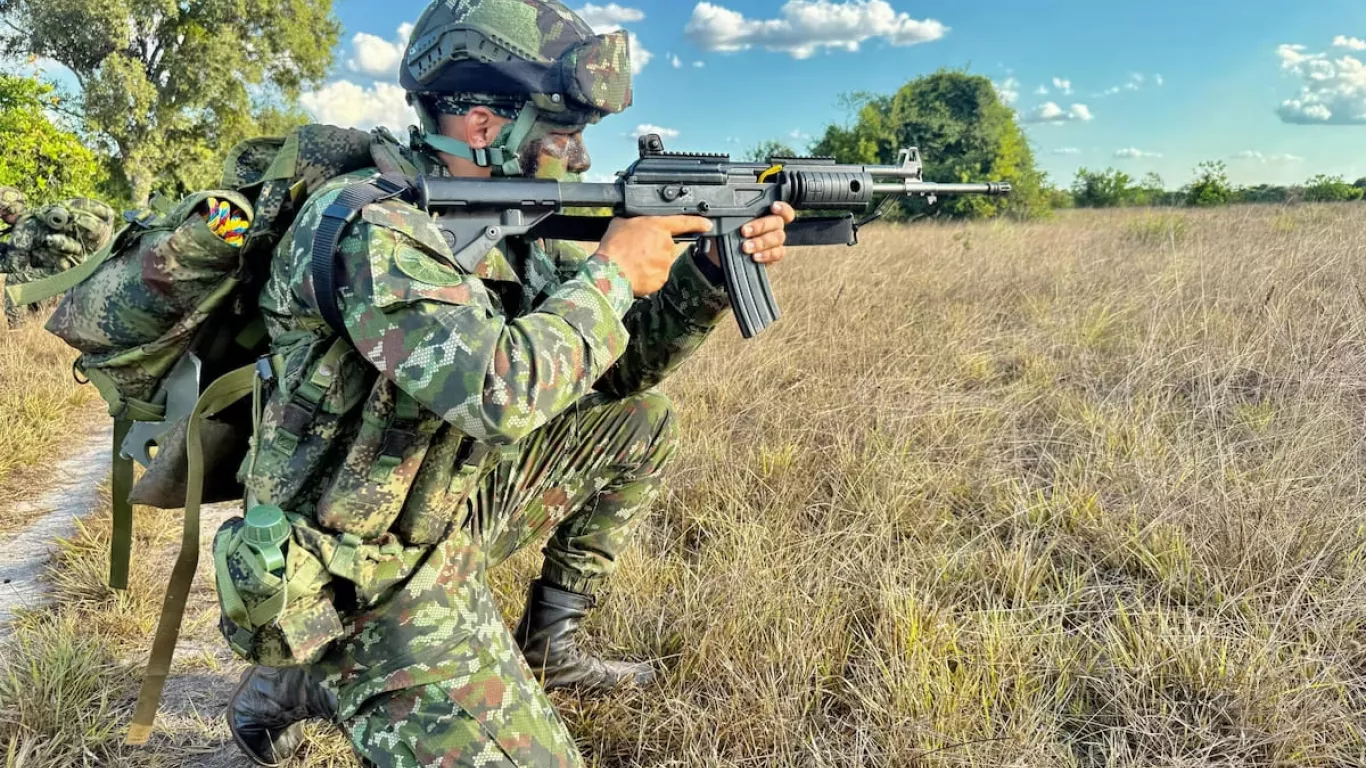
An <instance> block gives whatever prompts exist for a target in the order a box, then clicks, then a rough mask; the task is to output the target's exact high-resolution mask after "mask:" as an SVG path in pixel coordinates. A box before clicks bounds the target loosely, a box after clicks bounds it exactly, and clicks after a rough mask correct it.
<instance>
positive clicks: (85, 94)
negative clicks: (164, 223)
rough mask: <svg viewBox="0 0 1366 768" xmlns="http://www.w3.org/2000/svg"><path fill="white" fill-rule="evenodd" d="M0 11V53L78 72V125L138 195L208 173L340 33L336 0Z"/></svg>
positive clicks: (1, 3) (96, 2)
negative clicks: (2, 21)
mask: <svg viewBox="0 0 1366 768" xmlns="http://www.w3.org/2000/svg"><path fill="white" fill-rule="evenodd" d="M0 13H3V14H4V16H5V18H6V19H7V22H8V26H9V27H10V30H11V31H10V33H9V34H8V35H7V36H6V37H4V39H3V41H2V44H3V48H4V50H5V52H7V53H10V54H20V55H23V54H28V55H37V56H44V57H47V58H50V59H53V60H55V61H57V62H60V63H61V64H63V65H65V66H66V67H67V68H68V69H70V70H71V71H72V72H73V73H74V74H75V76H76V80H77V82H78V83H79V87H80V92H81V93H80V96H81V98H80V103H79V105H78V106H79V111H80V112H81V114H82V117H83V122H84V128H85V129H86V130H87V131H88V132H90V133H91V134H94V135H95V136H97V137H99V138H100V139H101V140H102V141H104V142H105V143H106V144H107V146H108V147H109V148H110V150H111V154H113V155H116V156H117V158H118V161H119V163H118V167H119V169H120V170H121V172H122V173H123V174H124V175H125V177H126V178H125V181H126V184H127V186H128V189H129V192H130V195H131V198H132V200H133V202H134V203H135V204H142V203H145V202H146V200H147V199H148V197H149V195H150V193H151V191H152V188H153V186H154V185H156V184H157V183H158V182H161V180H162V179H163V178H166V179H167V180H166V181H165V182H162V183H163V184H164V185H165V186H169V187H172V188H174V187H175V186H176V185H178V184H184V185H188V186H199V185H201V184H203V183H207V182H210V181H211V180H212V179H213V178H215V177H216V176H217V158H218V157H220V156H221V154H222V153H223V152H224V151H226V150H227V148H228V147H230V146H231V145H232V144H234V143H236V142H237V141H239V140H241V139H243V138H245V137H247V136H250V135H253V134H255V133H257V132H258V130H259V128H258V121H259V120H262V119H270V118H271V116H272V115H279V114H282V113H285V114H287V113H289V112H290V111H291V110H290V109H289V107H288V106H287V105H290V104H293V103H294V100H295V99H296V98H297V96H298V94H299V92H300V91H301V90H302V89H303V88H305V87H308V86H310V85H314V84H316V83H319V82H321V80H322V78H323V77H324V76H325V75H326V74H327V71H328V69H329V68H330V67H331V64H332V48H333V46H334V45H335V44H336V42H337V38H338V35H339V33H340V25H339V23H338V22H337V21H336V19H335V18H334V17H333V15H332V0H178V2H170V1H169V0H0ZM282 105H285V106H282Z"/></svg>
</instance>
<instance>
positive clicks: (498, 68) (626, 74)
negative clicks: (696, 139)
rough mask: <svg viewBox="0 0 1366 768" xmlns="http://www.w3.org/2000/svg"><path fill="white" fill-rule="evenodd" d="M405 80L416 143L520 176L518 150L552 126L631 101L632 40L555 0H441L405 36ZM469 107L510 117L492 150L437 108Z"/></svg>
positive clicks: (590, 118)
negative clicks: (450, 128)
mask: <svg viewBox="0 0 1366 768" xmlns="http://www.w3.org/2000/svg"><path fill="white" fill-rule="evenodd" d="M399 84H400V85H401V86H402V87H403V89H404V90H405V91H407V92H408V103H409V104H411V105H412V107H413V109H414V110H416V112H417V115H418V119H419V121H420V122H421V129H420V130H415V131H414V144H415V146H418V147H427V148H430V149H433V150H437V151H440V152H446V153H448V154H451V155H454V156H456V157H461V158H464V159H466V160H469V161H470V162H473V163H475V164H477V165H479V166H481V167H487V168H492V169H493V173H494V175H499V176H518V175H521V173H522V167H521V162H520V160H519V155H520V152H521V150H522V149H523V148H524V147H525V146H526V145H527V144H528V143H529V141H531V140H533V139H534V138H535V136H536V135H537V134H538V132H541V131H543V130H544V129H545V128H546V126H547V125H559V126H587V125H591V124H593V123H596V122H598V121H599V120H601V119H602V118H603V117H605V116H607V115H609V114H616V113H619V112H622V111H624V110H625V109H626V108H627V107H629V106H631V56H630V41H629V38H628V36H627V34H626V33H625V32H624V31H617V32H611V33H608V34H605V35H595V34H593V30H592V28H591V27H589V26H588V24H587V23H586V22H584V20H583V19H581V18H579V17H578V16H577V15H575V14H574V12H573V11H571V10H569V9H568V8H567V7H565V5H564V4H563V3H561V2H559V1H558V0H435V1H434V2H432V3H431V4H430V5H428V6H427V10H426V11H424V12H423V13H422V16H421V17H420V18H419V19H418V20H417V24H416V25H415V26H414V28H413V32H412V34H411V35H410V36H409V38H408V49H407V51H406V52H405V53H404V56H403V62H402V63H401V64H400V65H399ZM470 105H484V106H487V107H488V108H490V109H491V110H493V111H494V112H495V113H497V114H499V115H501V116H503V117H505V118H507V119H509V120H510V121H511V122H509V123H508V125H507V126H505V127H504V128H503V130H502V132H501V133H500V134H499V135H498V137H497V138H496V139H495V140H494V142H493V144H492V145H491V146H490V147H488V148H486V149H479V150H475V149H473V148H471V147H470V146H469V145H468V144H466V143H465V142H463V141H459V140H457V139H453V138H451V137H449V136H443V135H441V133H440V131H439V130H438V126H437V117H438V116H439V115H441V114H463V111H464V110H466V109H468V107H469V106H470Z"/></svg>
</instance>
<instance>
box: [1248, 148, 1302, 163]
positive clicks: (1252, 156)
mask: <svg viewBox="0 0 1366 768" xmlns="http://www.w3.org/2000/svg"><path fill="white" fill-rule="evenodd" d="M1232 159H1234V160H1251V161H1253V162H1257V163H1263V164H1265V163H1298V162H1300V161H1302V160H1304V158H1302V157H1300V156H1299V155H1290V154H1282V155H1268V154H1264V153H1262V152H1257V151H1256V150H1251V149H1245V150H1243V151H1242V152H1239V153H1237V154H1235V155H1234V156H1233V158H1232Z"/></svg>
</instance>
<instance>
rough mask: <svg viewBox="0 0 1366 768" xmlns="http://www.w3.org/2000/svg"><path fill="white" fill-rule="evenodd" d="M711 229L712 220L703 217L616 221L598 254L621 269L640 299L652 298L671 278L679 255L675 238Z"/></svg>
mask: <svg viewBox="0 0 1366 768" xmlns="http://www.w3.org/2000/svg"><path fill="white" fill-rule="evenodd" d="M711 230H712V224H711V221H710V220H708V219H704V218H702V217H701V216H638V217H635V218H629V219H623V218H617V219H612V223H611V224H609V225H608V226H607V232H606V233H605V234H604V235H603V236H602V241H601V242H600V243H599V244H598V253H599V254H600V255H602V256H603V257H605V258H607V259H608V260H610V261H613V262H615V263H616V265H617V266H618V267H620V268H621V271H622V272H623V273H625V275H626V279H627V280H629V281H630V282H631V289H632V291H634V292H635V295H636V296H648V295H650V294H652V293H654V292H655V291H658V290H659V289H660V288H661V287H662V286H663V285H664V281H665V280H667V279H668V278H669V268H670V267H672V266H673V263H674V258H675V256H676V255H677V253H678V246H677V245H676V244H675V243H674V238H675V237H678V236H680V235H688V234H698V235H701V234H706V233H707V232H710V231H711Z"/></svg>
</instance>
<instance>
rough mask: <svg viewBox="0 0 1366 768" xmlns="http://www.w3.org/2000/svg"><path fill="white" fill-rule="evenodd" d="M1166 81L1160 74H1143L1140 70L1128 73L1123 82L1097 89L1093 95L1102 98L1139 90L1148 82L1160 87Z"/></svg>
mask: <svg viewBox="0 0 1366 768" xmlns="http://www.w3.org/2000/svg"><path fill="white" fill-rule="evenodd" d="M1166 82H1167V81H1166V80H1165V79H1163V77H1162V75H1145V74H1143V73H1142V72H1132V73H1130V74H1129V79H1128V80H1126V81H1124V83H1122V84H1120V85H1112V86H1110V87H1109V88H1106V89H1105V90H1102V91H1097V92H1096V93H1095V94H1093V96H1095V97H1096V98H1104V97H1106V96H1114V95H1115V94H1117V93H1123V92H1124V91H1139V90H1143V89H1144V88H1146V87H1147V86H1148V85H1149V84H1151V85H1153V86H1154V87H1157V88H1161V87H1162V85H1163V84H1164V83H1166Z"/></svg>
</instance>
